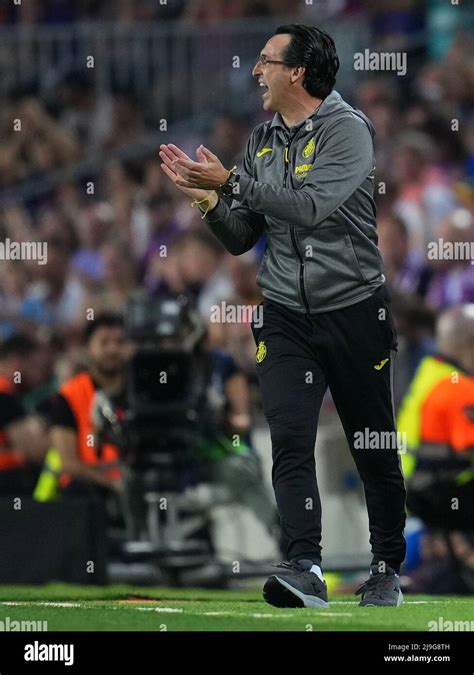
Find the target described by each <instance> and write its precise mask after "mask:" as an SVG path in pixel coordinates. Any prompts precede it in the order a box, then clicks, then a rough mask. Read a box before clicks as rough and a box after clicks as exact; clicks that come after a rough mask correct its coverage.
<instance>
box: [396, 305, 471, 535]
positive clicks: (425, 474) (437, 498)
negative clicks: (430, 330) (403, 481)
mask: <svg viewBox="0 0 474 675" xmlns="http://www.w3.org/2000/svg"><path fill="white" fill-rule="evenodd" d="M436 333H437V335H436V337H437V347H438V349H439V352H440V354H439V355H435V356H432V357H426V359H425V360H424V362H422V363H421V364H420V367H419V369H418V371H417V374H416V375H415V378H414V381H413V383H412V387H411V390H410V391H409V392H408V394H407V397H406V399H405V402H404V403H403V404H402V409H401V413H400V416H399V425H398V429H399V431H405V432H406V433H407V435H408V437H409V438H410V437H414V438H415V437H416V441H417V443H416V446H417V447H415V448H414V450H415V452H414V470H413V474H412V476H411V477H410V478H409V481H408V484H407V487H408V498H407V505H408V507H409V509H410V510H411V511H412V512H413V513H414V514H415V515H417V516H419V517H420V518H421V519H422V520H423V521H424V522H425V523H426V524H427V525H431V526H434V527H441V528H443V529H446V530H474V303H473V304H466V305H462V306H460V307H455V308H452V309H450V310H447V311H446V312H443V314H441V316H440V318H439V319H438V322H437V328H436ZM417 392H418V393H419V394H421V395H417ZM410 445H411V446H412V447H413V445H415V443H413V442H412V443H410V442H409V446H410Z"/></svg>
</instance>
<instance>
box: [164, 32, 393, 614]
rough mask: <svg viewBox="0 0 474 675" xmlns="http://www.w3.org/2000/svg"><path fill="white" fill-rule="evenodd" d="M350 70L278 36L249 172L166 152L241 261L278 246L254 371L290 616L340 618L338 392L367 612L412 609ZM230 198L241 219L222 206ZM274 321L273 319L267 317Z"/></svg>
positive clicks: (282, 594) (268, 586) (266, 260)
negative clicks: (332, 467)
mask: <svg viewBox="0 0 474 675" xmlns="http://www.w3.org/2000/svg"><path fill="white" fill-rule="evenodd" d="M338 68H339V59H338V57H337V53H336V49H335V45H334V42H333V40H332V38H331V37H330V36H329V35H328V34H327V33H325V32H324V31H321V30H319V29H317V28H313V27H308V26H301V25H294V24H292V25H288V26H280V27H279V28H278V29H277V30H276V32H275V34H274V35H273V36H272V37H271V39H270V40H269V41H268V42H267V44H266V45H265V47H264V48H263V50H262V52H261V54H260V57H259V59H258V61H257V64H256V65H255V67H254V69H253V75H254V77H255V78H256V80H257V81H258V84H259V85H260V87H261V89H262V92H263V95H262V99H263V107H264V108H265V110H268V111H272V112H273V113H275V114H274V117H273V119H272V120H271V121H270V122H265V123H263V124H260V125H258V126H257V127H256V128H255V129H254V130H253V132H252V134H251V136H250V139H249V141H248V143H247V147H246V151H245V156H244V159H243V164H242V167H241V170H240V171H238V172H235V169H236V167H234V168H233V169H231V170H228V169H225V168H224V167H223V165H222V163H221V162H220V161H219V159H218V157H216V156H215V155H214V154H213V153H212V152H210V151H209V150H208V149H207V148H204V147H203V146H200V147H199V148H198V149H197V153H196V154H197V160H198V161H197V162H194V161H192V160H191V159H190V158H189V157H187V156H186V155H185V154H184V153H183V152H182V151H181V150H180V149H179V148H177V147H176V146H175V145H172V144H170V145H163V146H161V152H160V157H161V159H162V161H163V164H162V168H163V171H164V172H165V173H166V175H167V176H168V177H169V178H170V179H171V180H172V181H173V182H174V183H175V185H176V186H177V187H179V188H180V189H181V190H183V191H184V192H186V193H187V194H189V196H191V197H192V198H193V200H194V201H193V204H197V205H198V206H199V208H200V209H201V211H202V212H203V218H205V220H206V222H207V224H208V225H209V227H210V229H211V230H212V231H213V232H214V234H215V235H216V236H217V237H218V238H219V239H220V241H221V242H222V243H223V244H224V246H225V247H226V248H227V249H228V250H229V251H230V252H231V253H233V254H234V255H240V254H242V253H244V252H245V251H248V250H249V249H250V248H252V246H254V245H255V243H256V242H257V241H258V239H259V238H260V236H261V235H262V234H263V233H265V234H266V237H267V245H266V250H265V254H264V256H263V260H262V263H261V266H260V269H259V272H258V277H257V281H258V283H259V285H260V287H261V289H262V294H263V297H264V300H263V303H262V305H263V322H257V321H254V322H253V325H252V331H253V335H254V338H255V342H256V345H257V353H256V361H257V373H258V376H259V382H260V389H261V394H262V400H263V406H264V411H265V416H266V419H267V421H268V424H269V427H270V433H271V438H272V455H273V469H272V482H273V487H274V490H275V496H276V501H277V505H278V510H279V514H280V519H281V524H282V530H283V534H284V536H285V538H286V540H287V542H288V547H287V557H288V562H284V563H282V564H281V565H278V566H277V568H278V571H277V572H275V574H273V575H272V576H270V577H269V579H268V580H267V582H266V583H265V586H264V597H265V599H266V600H267V602H269V603H270V604H273V605H276V606H279V607H303V606H304V607H327V591H326V584H325V582H324V580H323V575H322V572H321V545H320V541H321V504H320V499H319V493H318V488H317V481H316V473H315V458H314V445H315V439H316V430H317V423H318V416H319V410H320V407H321V403H322V400H323V397H324V394H325V392H326V390H327V388H328V387H329V388H330V390H331V394H332V397H333V399H334V402H335V404H336V407H337V410H338V412H339V415H340V417H341V421H342V424H343V426H344V430H345V434H346V437H347V441H348V443H349V447H350V449H351V452H352V455H353V458H354V461H355V463H356V465H357V468H358V470H359V474H360V476H361V478H362V481H363V483H364V490H365V495H366V501H367V508H368V514H369V526H370V543H371V546H372V552H373V561H372V565H371V569H370V577H369V579H368V581H367V582H366V583H365V584H364V585H363V586H362V587H361V588H360V589H359V591H358V593H360V594H361V596H362V597H361V602H360V604H361V605H362V606H371V605H388V606H390V605H393V606H397V605H400V604H401V603H402V601H403V598H402V593H401V591H400V584H399V578H398V573H399V568H400V564H401V563H402V561H403V559H404V556H405V540H404V537H403V529H404V524H405V487H404V481H403V477H402V474H401V470H400V462H399V457H398V449H399V438H398V435H397V433H396V426H395V419H394V412H393V397H392V382H393V365H394V356H395V351H396V348H397V339H396V333H395V329H394V326H393V321H392V318H391V314H390V307H389V299H388V296H387V292H386V290H385V285H384V281H385V280H384V276H383V264H382V260H381V256H380V253H379V250H378V248H377V234H376V219H375V204H374V200H373V192H374V171H375V165H374V150H373V141H372V137H373V134H374V131H373V127H372V124H371V122H370V121H369V120H368V119H367V118H366V117H365V115H364V114H363V113H361V112H360V111H358V110H355V109H354V108H352V107H351V106H350V105H348V104H347V103H346V102H345V101H344V100H343V99H342V98H341V96H340V95H339V94H338V93H337V92H336V91H334V89H333V87H334V84H335V79H336V73H337V70H338ZM230 196H232V197H233V202H232V205H231V206H230V207H229V206H228V204H227V203H226V201H225V200H224V199H222V197H230ZM260 309H262V308H260Z"/></svg>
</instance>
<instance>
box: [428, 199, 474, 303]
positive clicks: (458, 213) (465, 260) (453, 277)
mask: <svg viewBox="0 0 474 675" xmlns="http://www.w3.org/2000/svg"><path fill="white" fill-rule="evenodd" d="M434 244H436V245H437V251H438V257H437V259H434V261H433V263H432V264H433V267H434V269H435V275H434V277H433V279H432V281H431V284H430V286H429V289H428V295H427V300H428V301H429V302H430V303H431V304H432V305H433V306H434V307H435V308H436V309H438V310H442V309H446V308H447V307H451V306H453V305H460V304H463V303H466V302H474V264H473V263H474V256H473V254H474V219H473V216H472V214H471V213H470V212H469V211H468V210H467V209H456V210H455V211H454V212H453V213H452V214H450V216H448V217H447V218H446V219H445V220H444V221H443V222H442V223H441V225H440V227H439V231H438V239H437V241H435V242H434ZM446 246H448V247H449V246H451V247H452V251H449V250H448V251H447V252H445V248H446ZM456 246H457V247H458V248H459V251H458V252H457V251H456V248H455V247H456ZM461 247H463V248H461Z"/></svg>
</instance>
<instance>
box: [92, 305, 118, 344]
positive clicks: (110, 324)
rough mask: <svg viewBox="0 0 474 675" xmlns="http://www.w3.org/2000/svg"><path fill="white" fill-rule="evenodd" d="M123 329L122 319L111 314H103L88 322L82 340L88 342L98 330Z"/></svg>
mask: <svg viewBox="0 0 474 675" xmlns="http://www.w3.org/2000/svg"><path fill="white" fill-rule="evenodd" d="M104 327H105V328H124V321H123V317H122V316H121V315H120V314H114V313H113V312H104V313H103V314H99V316H98V317H97V318H96V319H94V320H93V321H88V322H87V324H86V327H85V329H84V339H85V341H86V342H89V340H90V339H91V337H92V336H93V335H94V333H95V332H96V331H97V330H99V328H104Z"/></svg>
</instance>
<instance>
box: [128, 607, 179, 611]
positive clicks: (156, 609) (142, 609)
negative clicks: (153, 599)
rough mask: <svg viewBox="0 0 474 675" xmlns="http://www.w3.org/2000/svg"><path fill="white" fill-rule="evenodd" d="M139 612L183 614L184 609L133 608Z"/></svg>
mask: <svg viewBox="0 0 474 675" xmlns="http://www.w3.org/2000/svg"><path fill="white" fill-rule="evenodd" d="M132 609H136V610H138V611H139V612H182V611H183V610H182V609H178V608H177V607H132Z"/></svg>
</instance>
